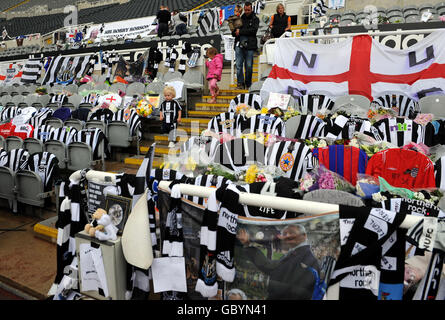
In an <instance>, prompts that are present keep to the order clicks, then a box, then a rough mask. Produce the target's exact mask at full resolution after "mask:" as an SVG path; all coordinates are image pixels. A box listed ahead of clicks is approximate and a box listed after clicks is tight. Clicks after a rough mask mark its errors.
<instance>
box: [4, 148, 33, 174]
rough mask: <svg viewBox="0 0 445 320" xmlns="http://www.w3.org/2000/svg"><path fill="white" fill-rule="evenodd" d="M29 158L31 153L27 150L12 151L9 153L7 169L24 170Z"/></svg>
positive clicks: (6, 162)
mask: <svg viewBox="0 0 445 320" xmlns="http://www.w3.org/2000/svg"><path fill="white" fill-rule="evenodd" d="M28 158H29V152H28V151H27V150H26V149H12V150H10V151H9V152H8V154H7V156H6V161H5V167H8V168H9V169H11V170H12V171H14V172H15V171H18V170H24V169H25V168H26V165H27V162H28Z"/></svg>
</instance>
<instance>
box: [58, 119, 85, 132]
mask: <svg viewBox="0 0 445 320" xmlns="http://www.w3.org/2000/svg"><path fill="white" fill-rule="evenodd" d="M63 126H65V127H74V128H75V129H76V130H77V131H80V130H82V129H83V124H82V121H80V120H79V119H73V118H70V119H67V120H65V121H64V122H63Z"/></svg>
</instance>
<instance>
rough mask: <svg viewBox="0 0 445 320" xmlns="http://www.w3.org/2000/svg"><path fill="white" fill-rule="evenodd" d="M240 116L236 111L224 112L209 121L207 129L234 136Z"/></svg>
mask: <svg viewBox="0 0 445 320" xmlns="http://www.w3.org/2000/svg"><path fill="white" fill-rule="evenodd" d="M239 117H240V115H238V114H236V113H235V112H223V113H221V114H219V115H217V116H215V117H213V118H212V119H211V120H210V121H209V123H208V126H207V129H208V130H210V131H213V132H216V133H228V134H230V135H232V136H234V135H235V134H236V128H237V127H238V119H239Z"/></svg>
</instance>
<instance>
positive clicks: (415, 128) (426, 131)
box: [373, 118, 434, 147]
mask: <svg viewBox="0 0 445 320" xmlns="http://www.w3.org/2000/svg"><path fill="white" fill-rule="evenodd" d="M373 127H374V128H376V129H377V131H378V134H377V136H375V139H376V140H378V141H387V142H389V143H391V144H394V145H396V146H398V147H403V146H404V145H407V144H409V143H410V142H415V143H425V144H426V145H431V143H430V142H429V141H428V140H429V138H430V137H431V138H432V136H433V135H432V134H431V133H430V132H431V131H432V130H434V127H433V125H432V124H431V123H428V124H427V125H425V126H422V125H420V124H417V123H415V122H414V121H413V120H410V119H404V118H387V119H382V120H380V121H377V122H376V123H374V125H373ZM433 132H434V131H433ZM426 135H427V136H428V137H429V138H428V139H425V136H426Z"/></svg>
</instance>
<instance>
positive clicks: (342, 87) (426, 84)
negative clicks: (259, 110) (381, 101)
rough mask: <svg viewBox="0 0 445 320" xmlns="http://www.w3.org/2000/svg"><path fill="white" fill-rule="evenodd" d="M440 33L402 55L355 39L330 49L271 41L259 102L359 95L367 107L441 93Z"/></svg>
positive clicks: (443, 50)
mask: <svg viewBox="0 0 445 320" xmlns="http://www.w3.org/2000/svg"><path fill="white" fill-rule="evenodd" d="M444 35H445V34H444V31H441V30H438V31H434V32H432V33H431V34H430V35H428V36H427V37H426V38H425V39H423V40H422V41H420V42H418V43H417V44H415V45H413V46H411V47H409V48H408V49H404V50H394V49H392V48H389V47H387V46H385V45H383V44H380V43H379V42H377V40H375V39H372V38H371V37H370V36H368V35H359V36H355V37H352V38H350V39H346V40H344V41H341V42H338V43H332V44H313V43H309V42H306V41H303V40H300V39H296V38H288V39H286V38H284V39H277V41H276V48H275V54H274V64H273V67H272V70H271V72H270V74H269V77H268V78H267V79H266V80H265V82H264V84H263V86H262V89H261V96H262V97H265V96H267V95H268V94H269V93H270V92H279V93H288V92H290V90H289V89H292V90H291V91H295V89H296V90H297V91H300V92H307V93H309V94H310V93H311V92H314V91H325V92H326V91H327V92H329V93H330V95H331V96H333V97H336V96H342V95H348V94H356V95H363V96H365V97H367V98H368V99H369V100H370V101H372V100H373V98H376V97H378V96H380V95H382V94H384V93H386V92H388V91H395V92H404V93H405V94H407V95H408V96H410V97H412V98H414V99H416V100H417V99H418V98H419V96H420V95H421V94H423V93H424V92H428V93H429V94H433V93H442V91H443V88H445V40H444V39H445V37H444Z"/></svg>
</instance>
